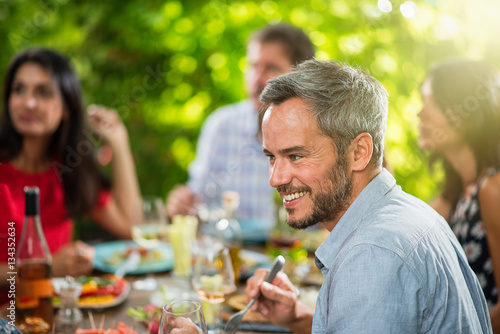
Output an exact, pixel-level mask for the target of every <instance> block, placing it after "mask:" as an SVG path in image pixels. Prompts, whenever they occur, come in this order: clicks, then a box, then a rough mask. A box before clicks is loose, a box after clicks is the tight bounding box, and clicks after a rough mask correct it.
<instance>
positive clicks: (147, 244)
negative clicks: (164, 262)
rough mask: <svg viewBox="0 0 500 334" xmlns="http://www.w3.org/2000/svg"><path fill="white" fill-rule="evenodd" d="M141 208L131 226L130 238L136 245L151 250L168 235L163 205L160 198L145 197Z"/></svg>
mask: <svg viewBox="0 0 500 334" xmlns="http://www.w3.org/2000/svg"><path fill="white" fill-rule="evenodd" d="M141 206H142V208H141V210H139V217H137V218H136V219H135V221H134V225H133V226H132V238H133V239H134V241H135V242H136V243H137V244H138V245H140V246H142V247H144V248H148V249H153V248H155V247H158V246H159V245H160V242H161V241H162V240H163V241H165V240H166V238H167V235H168V234H167V214H166V210H165V205H164V204H163V201H162V199H161V198H159V197H153V196H147V197H144V198H143V199H142V203H141Z"/></svg>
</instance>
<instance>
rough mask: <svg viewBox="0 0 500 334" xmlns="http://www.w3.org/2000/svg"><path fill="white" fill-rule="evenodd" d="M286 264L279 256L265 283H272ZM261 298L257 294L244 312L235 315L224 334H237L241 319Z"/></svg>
mask: <svg viewBox="0 0 500 334" xmlns="http://www.w3.org/2000/svg"><path fill="white" fill-rule="evenodd" d="M284 264H285V258H284V257H283V256H281V255H278V256H277V257H276V259H275V260H274V262H273V265H272V267H271V271H269V273H268V274H267V276H266V279H265V281H266V282H268V283H271V281H272V280H273V279H274V277H275V276H276V274H277V273H278V272H279V271H280V270H281V268H283V265H284ZM259 297H260V292H259V293H258V294H257V296H255V297H253V298H252V300H250V302H249V303H248V304H247V306H246V307H245V308H244V309H243V310H241V311H239V312H238V313H235V314H233V316H232V317H231V318H230V319H229V321H228V322H227V324H226V328H225V329H224V334H234V333H236V330H237V329H238V327H240V323H241V319H243V316H244V315H245V313H246V312H247V311H248V310H249V309H250V307H252V305H253V304H254V303H255V301H256V300H257V299H259Z"/></svg>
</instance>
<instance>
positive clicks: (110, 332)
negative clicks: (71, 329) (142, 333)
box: [75, 322, 139, 334]
mask: <svg viewBox="0 0 500 334" xmlns="http://www.w3.org/2000/svg"><path fill="white" fill-rule="evenodd" d="M75 334H139V333H137V332H136V331H134V330H132V328H130V327H128V326H127V325H125V324H124V323H123V322H119V323H118V327H117V328H116V329H114V328H109V329H82V328H77V329H76V331H75Z"/></svg>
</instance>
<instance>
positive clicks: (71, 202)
mask: <svg viewBox="0 0 500 334" xmlns="http://www.w3.org/2000/svg"><path fill="white" fill-rule="evenodd" d="M26 63H32V64H37V65H39V66H41V67H42V68H44V69H45V70H46V71H47V72H48V73H49V75H50V76H51V77H52V80H54V82H55V83H56V85H57V87H58V89H59V90H60V92H61V96H62V99H63V104H64V106H65V107H66V109H67V110H68V112H69V118H68V120H65V121H61V124H59V127H58V128H57V130H56V131H55V132H54V134H53V135H52V138H51V140H50V143H49V145H48V147H47V152H46V154H47V157H49V158H50V159H51V161H52V163H51V166H52V168H54V169H55V170H56V172H57V173H58V176H59V180H61V181H62V183H63V188H64V192H65V204H66V208H67V210H68V216H70V217H79V216H80V217H81V216H84V215H87V214H89V213H90V212H91V210H92V209H93V208H94V206H95V204H96V201H97V197H98V194H99V192H100V190H101V189H109V188H110V182H109V179H108V178H107V177H106V176H105V175H104V173H103V172H102V171H101V170H100V169H99V167H98V165H97V163H96V161H95V158H94V156H93V154H92V153H89V152H93V143H92V140H91V138H90V136H89V133H90V132H89V131H88V130H87V127H86V118H85V112H84V108H83V98H82V89H81V86H80V82H79V81H78V78H77V76H76V74H75V71H74V70H73V68H72V67H71V65H70V62H69V60H67V59H66V58H64V57H62V56H61V55H59V54H58V53H56V52H54V51H52V50H48V49H44V48H35V49H29V50H26V51H24V52H21V53H19V54H18V55H16V56H15V57H14V58H13V59H12V61H11V63H10V64H9V67H8V68H7V71H6V73H5V77H4V81H3V94H2V95H3V106H2V116H1V118H0V161H9V160H12V159H14V158H15V157H16V156H17V155H18V154H19V153H20V152H21V149H22V145H23V137H22V135H21V134H19V133H18V132H17V131H16V129H15V128H14V126H13V124H12V120H11V117H10V110H9V99H10V95H11V93H12V83H13V81H14V77H15V75H16V73H17V71H18V70H19V68H20V67H21V66H22V65H24V64H26ZM79 144H80V145H85V150H86V153H85V154H78V156H79V159H78V160H71V161H70V160H68V159H69V155H68V154H75V153H74V152H78V145H79ZM70 152H73V153H70ZM87 153H89V154H87ZM71 158H72V159H75V156H74V155H73V156H72V157H71ZM70 165H71V166H70Z"/></svg>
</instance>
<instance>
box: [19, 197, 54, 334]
mask: <svg viewBox="0 0 500 334" xmlns="http://www.w3.org/2000/svg"><path fill="white" fill-rule="evenodd" d="M39 192H40V190H39V189H38V187H25V188H24V195H25V201H26V215H25V218H24V226H23V231H22V233H21V238H20V240H19V245H18V247H17V250H16V264H17V287H16V312H17V317H16V320H17V321H18V322H17V324H18V325H17V327H18V328H19V329H20V330H21V332H23V333H25V334H31V333H37V334H40V333H51V332H52V320H53V317H54V309H53V306H52V281H51V278H52V257H51V255H50V252H49V248H48V247H47V242H46V241H45V236H44V235H43V231H42V224H41V221H40V206H39V199H38V196H39Z"/></svg>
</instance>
